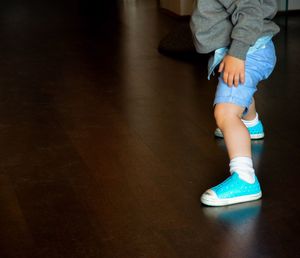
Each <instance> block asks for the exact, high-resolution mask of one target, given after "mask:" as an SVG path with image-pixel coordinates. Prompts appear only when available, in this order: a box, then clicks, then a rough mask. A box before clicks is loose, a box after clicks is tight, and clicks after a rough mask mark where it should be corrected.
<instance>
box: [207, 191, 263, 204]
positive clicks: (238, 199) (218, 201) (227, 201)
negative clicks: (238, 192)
mask: <svg viewBox="0 0 300 258" xmlns="http://www.w3.org/2000/svg"><path fill="white" fill-rule="evenodd" d="M261 197H262V193H261V192H259V193H257V194H249V195H245V196H240V197H234V198H226V199H219V198H215V197H212V196H210V195H207V194H205V193H204V194H203V195H202V196H201V202H202V203H203V204H205V205H207V206H225V205H231V204H236V203H242V202H250V201H255V200H258V199H260V198H261Z"/></svg>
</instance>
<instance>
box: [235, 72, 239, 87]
mask: <svg viewBox="0 0 300 258" xmlns="http://www.w3.org/2000/svg"><path fill="white" fill-rule="evenodd" d="M239 82H240V79H239V75H238V74H236V75H235V76H234V86H235V87H237V86H239Z"/></svg>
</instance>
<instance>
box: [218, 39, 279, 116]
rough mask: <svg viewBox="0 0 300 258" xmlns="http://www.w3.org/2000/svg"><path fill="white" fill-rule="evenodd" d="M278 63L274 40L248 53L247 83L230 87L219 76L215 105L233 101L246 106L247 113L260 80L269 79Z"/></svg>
mask: <svg viewBox="0 0 300 258" xmlns="http://www.w3.org/2000/svg"><path fill="white" fill-rule="evenodd" d="M275 63H276V54H275V48H274V44H273V42H272V40H270V41H269V42H268V43H266V44H265V45H264V46H263V47H261V48H259V49H257V50H255V51H252V52H251V53H248V54H247V56H246V60H245V83H244V84H239V85H238V87H234V86H232V87H229V86H228V85H227V84H226V83H225V82H224V81H223V79H222V76H219V83H218V86H217V90H216V95H215V100H214V105H216V104H219V103H232V104H236V105H238V106H241V107H244V108H245V110H244V113H243V115H245V114H247V112H248V109H249V106H250V105H251V103H252V101H253V100H252V99H253V95H254V93H255V92H256V90H257V85H258V83H259V82H260V81H262V80H264V79H267V78H268V77H269V75H270V74H271V73H272V71H273V69H274V66H275Z"/></svg>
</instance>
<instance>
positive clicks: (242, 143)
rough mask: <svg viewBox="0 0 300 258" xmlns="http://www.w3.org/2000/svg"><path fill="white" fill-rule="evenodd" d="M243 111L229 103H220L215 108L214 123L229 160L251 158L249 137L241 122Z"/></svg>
mask: <svg viewBox="0 0 300 258" xmlns="http://www.w3.org/2000/svg"><path fill="white" fill-rule="evenodd" d="M254 110H255V106H254ZM243 111H244V108H242V107H240V106H237V105H234V104H231V103H221V104H217V105H216V106H215V112H214V113H215V119H216V123H217V126H218V127H219V128H220V129H221V130H222V132H223V135H224V140H225V144H226V147H227V151H228V155H229V158H230V159H233V158H235V157H249V158H251V140H250V135H249V132H248V130H247V128H246V126H245V125H244V123H243V122H242V120H241V117H242V113H243ZM249 111H250V110H249ZM248 114H249V113H248ZM248 114H247V115H248ZM247 117H248V116H247ZM254 118H255V116H254Z"/></svg>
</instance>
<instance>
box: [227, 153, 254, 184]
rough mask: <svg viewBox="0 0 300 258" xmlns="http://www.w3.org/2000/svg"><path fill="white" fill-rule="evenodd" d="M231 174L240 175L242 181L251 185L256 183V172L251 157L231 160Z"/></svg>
mask: <svg viewBox="0 0 300 258" xmlns="http://www.w3.org/2000/svg"><path fill="white" fill-rule="evenodd" d="M229 167H230V173H231V174H232V173H233V172H236V173H238V175H239V177H240V179H242V180H244V181H246V182H247V183H249V184H253V183H254V181H255V171H254V169H253V162H252V159H251V158H249V157H236V158H233V159H232V160H230V163H229Z"/></svg>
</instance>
